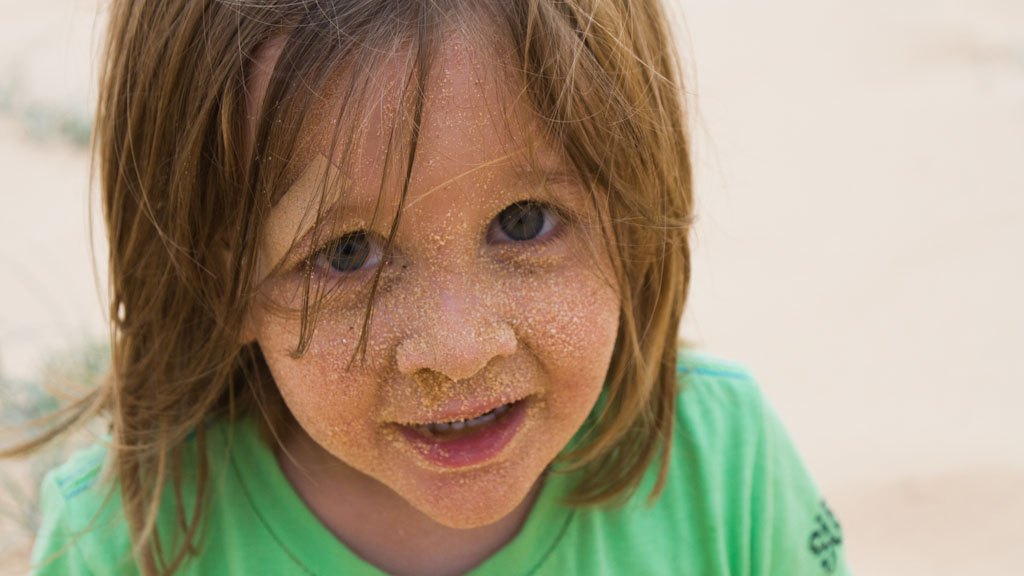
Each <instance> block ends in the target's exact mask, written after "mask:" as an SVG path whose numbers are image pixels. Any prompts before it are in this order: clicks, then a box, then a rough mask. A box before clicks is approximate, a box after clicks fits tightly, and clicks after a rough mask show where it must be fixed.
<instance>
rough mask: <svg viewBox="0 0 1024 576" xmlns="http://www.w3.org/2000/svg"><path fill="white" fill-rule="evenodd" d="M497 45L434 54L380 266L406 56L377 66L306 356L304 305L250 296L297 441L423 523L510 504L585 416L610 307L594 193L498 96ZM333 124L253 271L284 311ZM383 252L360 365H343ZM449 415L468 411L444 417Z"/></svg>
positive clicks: (322, 265) (324, 261) (602, 363)
mask: <svg viewBox="0 0 1024 576" xmlns="http://www.w3.org/2000/svg"><path fill="white" fill-rule="evenodd" d="M495 58H496V56H494V55H493V51H489V50H486V49H481V48H480V47H479V46H474V45H471V44H464V43H461V42H459V41H458V40H457V39H455V40H449V41H448V42H447V43H446V45H445V47H444V48H443V49H442V50H441V52H440V54H439V55H438V61H437V62H436V63H435V65H434V68H433V70H432V73H431V76H430V78H429V80H428V83H427V87H426V96H425V101H424V112H423V122H422V128H421V131H420V136H419V143H418V148H417V156H416V160H415V164H414V167H413V170H412V176H411V182H410V187H409V190H408V195H407V198H406V204H405V207H404V209H403V212H402V216H401V223H400V226H399V229H398V232H397V236H396V238H395V241H394V244H393V254H392V256H391V258H390V260H389V261H387V262H382V261H381V259H380V258H379V256H380V253H381V252H380V251H381V246H382V244H383V243H384V239H385V238H386V237H387V233H388V227H389V226H390V223H391V215H393V214H394V211H395V209H396V208H397V203H398V196H399V194H398V191H397V189H398V188H399V186H400V183H401V178H400V177H399V178H394V179H389V180H388V181H389V182H390V184H389V185H388V186H385V187H384V190H385V193H384V196H383V197H382V208H383V211H382V212H381V213H380V214H381V215H382V216H380V215H379V216H378V217H377V218H376V219H374V217H373V216H374V207H375V205H376V203H377V201H378V192H379V190H380V189H381V188H380V181H381V175H382V173H383V171H384V161H383V159H384V151H385V147H386V145H387V138H388V133H389V132H388V131H389V129H390V126H391V121H392V120H393V118H394V114H395V105H396V104H397V98H396V97H395V96H393V87H394V86H396V85H398V84H399V83H400V79H401V76H400V75H401V74H403V73H404V67H401V66H397V65H396V67H395V69H394V70H388V69H385V70H383V71H381V74H380V75H379V77H380V78H381V81H380V82H379V86H377V87H375V90H377V92H375V93H374V96H373V98H371V101H373V102H374V104H373V105H371V106H370V107H369V108H367V109H366V111H365V114H364V116H365V117H364V118H362V119H361V122H363V126H362V128H361V129H359V130H356V131H354V132H355V133H356V136H351V137H353V138H354V140H353V142H354V144H355V148H354V152H353V155H352V157H351V158H350V159H349V170H348V173H347V177H348V178H349V184H350V185H349V187H348V192H347V193H346V195H345V196H344V197H343V199H342V201H341V205H340V206H338V209H337V210H336V211H332V212H330V214H331V221H330V224H329V225H328V228H333V229H334V230H335V231H336V232H337V233H336V234H335V237H341V238H344V239H345V241H343V242H341V243H340V245H339V246H338V247H337V248H335V249H334V250H333V252H331V253H327V252H321V253H320V255H319V257H318V258H314V260H313V262H314V265H315V266H316V270H317V272H316V273H317V274H323V275H326V280H327V283H328V285H329V286H331V287H332V289H334V290H336V291H337V293H336V294H334V295H333V296H331V297H329V298H328V299H327V300H325V303H324V305H323V307H322V308H321V310H320V315H319V317H318V319H317V322H318V323H317V327H316V331H315V333H314V335H313V338H312V342H311V345H310V347H309V349H308V351H307V353H306V354H304V355H302V356H301V357H298V358H294V357H292V355H291V354H290V353H291V352H292V351H293V350H294V349H295V346H296V344H297V342H298V335H299V332H300V319H299V318H298V317H297V315H294V314H291V315H287V314H276V313H272V312H270V311H269V310H268V309H263V308H260V309H256V310H254V311H253V314H252V315H251V326H250V329H249V332H250V333H251V334H252V336H253V338H254V339H255V340H256V341H257V342H258V344H259V345H260V347H261V349H262V351H263V354H264V356H265V358H266V361H267V364H268V366H269V367H270V371H271V373H272V374H273V377H274V379H275V381H276V383H277V385H278V387H279V388H280V391H281V393H282V395H283V396H284V399H285V401H286V402H287V404H288V407H289V408H290V410H291V411H292V413H293V414H294V416H295V418H296V419H297V420H298V422H299V423H300V424H301V426H302V428H303V430H304V431H305V433H306V434H308V435H309V437H310V438H312V439H313V440H314V441H315V442H316V443H317V444H318V445H319V446H320V447H322V448H323V449H324V450H325V451H326V452H327V453H329V454H330V455H332V456H333V457H334V458H336V459H337V460H339V461H341V462H342V463H344V464H346V465H348V466H350V467H352V468H354V469H356V470H358V471H360V472H362V473H364V474H366V475H368V476H370V477H372V478H374V479H376V480H377V481H379V482H381V483H383V484H384V485H386V486H388V487H389V488H391V489H392V490H394V491H395V492H397V493H398V494H399V495H401V496H402V497H403V498H404V499H405V500H407V501H408V502H409V503H411V504H412V505H413V506H415V507H416V508H417V509H419V510H420V511H422V512H424V513H425V514H427V515H428V516H429V517H431V518H432V519H434V520H435V521H437V522H439V523H442V524H445V525H448V526H452V527H463V528H468V527H473V526H480V525H484V524H489V523H492V522H494V521H496V520H498V519H500V518H502V517H504V516H505V515H506V514H508V513H509V512H510V511H512V509H513V508H515V507H516V505H517V504H519V503H520V502H521V501H522V499H523V498H524V497H525V495H526V494H527V493H528V492H529V490H530V488H531V487H532V486H533V485H534V483H535V482H536V481H537V479H538V477H539V476H540V474H541V473H542V472H543V471H544V469H545V467H546V466H547V465H548V464H549V463H550V462H551V460H552V459H553V458H554V457H555V456H556V455H557V454H558V453H559V451H560V450H561V449H562V448H563V447H564V446H565V444H566V443H567V442H568V441H569V439H570V438H571V437H572V435H573V434H574V433H575V432H576V430H577V429H578V428H579V427H580V425H581V424H582V422H583V420H584V418H585V417H586V416H587V414H588V413H589V412H590V410H591V408H592V407H593V405H594V403H595V401H596V399H597V397H598V394H599V393H600V391H601V388H602V384H603V382H604V379H605V375H606V372H607V369H608V365H609V362H610V359H611V354H612V349H613V346H614V344H615V338H616V332H617V328H618V320H619V302H620V299H619V292H618V288H617V287H616V286H615V285H614V275H613V274H612V272H611V265H610V262H609V260H608V256H607V255H606V254H603V253H601V254H599V255H598V256H597V257H596V258H593V257H591V252H590V251H589V250H588V248H587V247H588V246H590V245H592V246H603V245H604V244H603V239H602V237H601V235H600V232H599V230H598V228H597V226H596V224H595V223H594V218H593V207H592V205H591V200H590V197H589V195H588V193H587V192H586V190H585V189H584V188H583V187H582V186H580V185H579V184H577V183H575V181H574V180H572V179H571V178H568V177H567V175H568V174H571V168H570V166H569V165H568V164H567V163H566V161H565V160H564V158H563V157H561V156H560V155H559V154H557V153H556V151H555V150H554V149H553V148H551V147H550V146H549V145H547V144H546V143H545V142H543V141H542V140H541V138H540V136H539V134H540V125H539V124H538V122H537V120H535V119H533V118H532V117H531V116H530V113H529V112H528V111H527V109H526V108H525V105H524V104H523V103H522V102H519V103H517V104H513V105H511V106H510V103H512V102H513V101H514V96H516V95H517V94H518V92H519V87H518V85H516V84H515V83H514V82H513V80H512V76H511V75H510V74H507V73H505V72H504V71H502V70H501V69H500V68H499V67H498V66H497V65H496V60H495ZM396 60H399V59H396ZM400 60H402V61H403V62H404V57H403V58H402V59H400ZM330 137H331V133H330V130H324V134H323V136H322V143H321V150H322V152H323V154H314V157H315V158H316V160H314V161H313V162H311V163H310V164H309V166H308V167H306V168H305V169H304V172H303V174H302V175H301V176H300V177H299V178H298V180H297V181H296V184H295V185H294V186H293V187H292V188H291V189H290V190H289V191H288V192H287V193H286V194H285V195H284V197H283V198H282V199H281V201H280V202H279V203H278V204H277V205H276V206H275V208H274V209H273V210H272V212H271V214H270V216H269V220H268V232H267V235H266V237H265V238H264V241H263V245H262V259H263V267H264V269H269V268H270V267H271V266H273V265H274V264H276V263H278V262H279V261H280V260H282V259H284V262H285V268H283V270H285V272H283V273H281V274H280V275H277V276H274V277H272V278H269V279H267V280H266V281H265V282H264V283H263V284H262V286H263V288H264V290H265V291H266V294H268V295H269V296H270V298H271V300H272V301H273V302H275V303H277V304H284V305H285V306H288V307H291V308H298V307H299V306H300V304H301V301H302V298H301V296H302V294H303V290H304V275H303V272H302V265H301V259H302V258H303V253H304V254H308V253H310V252H311V251H315V250H316V249H317V247H315V246H313V247H310V248H311V250H307V251H303V250H296V251H295V252H297V253H299V254H297V255H295V256H291V255H288V254H286V252H287V249H288V247H289V246H290V245H291V244H292V241H293V239H294V238H295V237H296V232H297V231H298V237H299V238H300V240H299V241H298V245H299V246H302V245H303V242H304V241H305V240H304V237H305V233H306V232H307V231H308V229H309V226H310V224H311V221H312V214H311V213H310V208H309V207H310V206H313V207H314V208H313V209H312V210H314V211H315V206H316V198H317V196H316V195H317V194H318V190H319V189H318V184H319V183H320V181H321V179H320V178H321V176H322V174H323V171H324V170H325V169H326V168H327V167H328V166H329V161H328V155H329V152H328V147H329V144H328V142H329V138H330ZM348 137H350V136H348V135H345V136H343V137H342V138H341V141H340V142H338V145H337V148H338V149H341V148H343V147H344V146H345V145H346V144H347V141H346V140H345V138H348ZM528 137H529V138H530V139H532V142H533V143H534V144H535V145H536V149H535V153H536V160H537V166H536V167H531V165H530V163H529V162H528V160H527V155H526V152H525V150H526V148H525V146H526V144H527V141H528ZM398 161H399V162H403V163H404V157H400V158H399V160H398ZM537 167H539V170H538V169H536V168H537ZM545 173H546V176H547V178H548V183H547V185H546V187H542V186H541V185H540V183H539V181H540V180H541V179H543V178H544V177H545V176H544V174H545ZM517 203H518V209H517V208H516V207H514V205H517ZM510 207H511V208H510ZM559 211H562V212H566V213H576V214H579V215H581V216H583V217H582V218H581V219H579V220H577V219H575V218H569V217H566V216H564V215H559ZM588 217H590V219H591V221H590V222H585V221H586V220H587V219H588ZM324 240H327V238H324ZM601 252H603V251H601ZM377 266H384V270H383V273H382V276H381V282H380V285H379V288H378V290H377V292H376V295H375V298H374V312H373V317H372V323H371V327H370V330H369V333H368V345H367V348H366V361H365V362H360V361H359V360H358V359H357V360H356V361H355V362H354V363H353V364H352V365H351V367H349V366H348V362H349V359H350V358H352V356H353V353H354V351H355V349H356V345H357V343H358V342H359V336H360V331H361V329H362V325H363V317H364V312H365V309H366V303H367V300H368V298H369V291H370V286H371V285H372V279H373V272H374V270H375V268H376V267H377ZM495 410H496V411H495ZM492 411H494V412H492ZM478 417H482V418H479V420H472V419H476V418H478ZM459 420H471V422H470V423H469V424H471V425H459V424H456V425H455V426H454V427H452V426H448V430H444V428H445V426H444V425H440V426H439V425H438V424H442V423H450V422H453V421H459ZM432 423H433V424H432ZM460 426H461V427H462V429H461V430H455V428H459V427H460ZM300 464H301V463H300ZM337 488H340V487H329V488H328V487H325V489H337Z"/></svg>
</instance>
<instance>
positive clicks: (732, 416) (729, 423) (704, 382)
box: [675, 351, 766, 454]
mask: <svg viewBox="0 0 1024 576" xmlns="http://www.w3.org/2000/svg"><path fill="white" fill-rule="evenodd" d="M676 374H677V378H678V381H679V385H680V392H679V395H678V397H677V404H676V422H675V425H676V434H675V440H676V441H677V442H685V443H689V444H693V443H701V444H711V445H715V446H718V445H720V444H722V443H726V444H740V445H743V446H747V447H751V448H752V447H753V445H754V444H755V443H756V441H757V440H758V437H759V435H760V432H761V428H762V425H763V422H764V417H765V407H766V405H765V401H764V397H763V396H762V393H761V388H760V387H759V386H758V383H757V381H756V380H755V379H754V377H753V375H752V374H751V372H750V370H749V369H748V368H747V367H746V366H744V365H743V364H740V363H737V362H732V361H728V360H724V359H721V358H717V357H714V356H710V355H707V354H703V353H697V352H691V351H680V353H679V360H678V362H677V363H676ZM734 454H735V452H734Z"/></svg>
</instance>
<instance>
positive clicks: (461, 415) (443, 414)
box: [392, 396, 529, 426]
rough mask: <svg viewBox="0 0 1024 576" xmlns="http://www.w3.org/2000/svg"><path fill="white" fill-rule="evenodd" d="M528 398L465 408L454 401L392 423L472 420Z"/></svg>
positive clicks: (507, 399)
mask: <svg viewBox="0 0 1024 576" xmlns="http://www.w3.org/2000/svg"><path fill="white" fill-rule="evenodd" d="M528 397H529V396H520V397H512V398H495V399H490V400H487V401H483V402H477V403H474V404H473V405H471V406H467V405H466V404H465V403H464V402H463V401H460V400H455V401H453V402H449V403H448V404H447V405H445V406H441V407H440V408H439V409H438V410H435V411H431V412H430V413H426V414H417V415H414V416H411V417H409V418H401V419H392V422H394V423H395V424H401V425H403V426H425V425H427V424H440V423H443V422H458V421H459V420H472V419H473V418H477V417H479V416H483V415H484V414H487V413H488V412H490V411H492V410H494V409H496V408H500V407H501V406H504V405H505V404H514V403H516V402H520V401H522V400H525V399H526V398H528Z"/></svg>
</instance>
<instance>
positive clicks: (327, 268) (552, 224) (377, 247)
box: [306, 199, 572, 275]
mask: <svg viewBox="0 0 1024 576" xmlns="http://www.w3.org/2000/svg"><path fill="white" fill-rule="evenodd" d="M516 205H533V206H536V207H538V208H540V209H541V210H543V214H544V216H545V218H544V223H543V224H542V228H541V231H540V232H538V233H537V236H534V237H533V238H529V239H527V240H514V239H511V238H508V234H507V233H506V234H505V236H506V239H504V240H497V241H495V240H494V239H493V235H494V234H495V230H499V231H500V223H499V220H498V218H499V217H500V215H501V214H502V213H504V212H505V211H506V210H509V209H510V208H512V207H514V206H516ZM571 221H572V215H571V214H570V213H568V212H567V211H565V210H563V209H560V208H559V207H557V206H554V205H552V204H549V203H547V202H541V201H538V200H532V199H523V200H517V201H515V202H512V203H510V204H508V205H507V206H505V207H504V208H502V209H501V211H500V212H499V213H498V214H496V215H494V216H493V217H492V218H491V221H490V223H489V224H488V227H487V231H486V236H487V239H488V241H492V242H495V243H496V244H499V245H503V246H516V245H520V246H531V247H536V246H542V245H544V244H547V243H548V242H550V241H552V240H554V239H556V238H558V237H559V236H561V234H562V232H563V229H564V228H565V227H566V224H567V223H569V222H571ZM355 235H362V236H363V237H365V238H367V239H368V240H369V241H370V243H371V245H370V247H369V249H368V251H369V254H368V256H367V258H366V260H365V261H364V262H362V263H360V266H359V268H356V269H352V270H338V269H336V268H334V267H333V265H332V260H333V259H332V258H330V257H329V254H330V253H331V252H332V251H334V250H337V249H339V248H340V247H341V246H342V244H343V243H344V242H346V239H347V238H350V237H352V236H355ZM383 252H384V246H383V243H382V242H380V239H379V238H376V235H375V234H372V233H370V232H368V231H366V230H355V231H352V232H347V233H345V234H342V235H340V236H338V237H337V238H335V239H333V240H331V241H329V242H327V243H325V244H324V245H322V246H321V247H320V248H319V249H317V250H316V251H315V252H313V254H312V255H311V256H310V257H309V258H308V259H307V260H306V262H307V265H308V266H310V267H311V268H312V269H313V270H319V271H323V272H326V273H329V274H341V275H354V274H359V273H362V272H366V271H369V270H372V269H373V268H374V267H376V266H377V265H379V263H380V261H381V259H382V258H383Z"/></svg>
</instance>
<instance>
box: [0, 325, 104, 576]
mask: <svg viewBox="0 0 1024 576" xmlns="http://www.w3.org/2000/svg"><path fill="white" fill-rule="evenodd" d="M109 365H110V347H109V345H108V344H107V343H106V342H89V343H86V344H84V345H82V346H79V347H76V348H72V349H70V350H67V351H63V352H60V353H56V354H54V355H53V356H51V357H50V358H49V359H48V360H47V361H46V362H45V363H44V364H43V368H42V370H41V371H40V376H39V378H38V379H36V380H22V379H13V378H8V377H5V376H4V375H3V374H2V373H0V429H2V430H3V431H4V432H5V433H4V435H3V437H4V444H5V445H9V444H7V443H8V442H12V443H13V442H18V441H19V440H23V439H27V438H29V437H31V436H32V432H33V430H32V429H31V428H27V429H26V428H21V429H20V430H21V431H20V433H19V434H18V435H17V437H15V438H13V439H9V438H10V436H11V435H10V432H11V431H12V430H16V429H19V428H18V427H24V426H25V425H26V424H28V423H31V422H32V421H33V420H34V419H36V418H39V417H40V416H44V415H46V414H49V413H51V412H53V411H54V410H56V409H57V408H58V407H59V406H60V404H61V398H62V397H72V396H78V395H80V394H82V393H83V392H84V391H85V390H87V389H89V388H92V387H95V386H98V385H99V384H100V382H101V381H102V379H103V378H104V377H105V375H106V372H107V370H108V368H109ZM94 437H95V436H90V435H88V434H85V435H75V434H70V435H64V436H61V437H60V438H58V439H56V440H55V441H53V442H51V443H50V444H48V445H47V446H45V447H44V448H42V449H40V450H38V451H37V452H35V453H33V454H32V455H31V456H28V457H25V458H20V459H11V460H5V461H2V464H3V466H2V467H0V573H2V572H6V570H5V568H11V567H16V566H27V564H26V562H27V553H28V550H29V545H30V543H31V542H32V540H33V538H34V535H35V533H36V531H37V530H38V528H39V519H40V518H39V486H40V484H41V483H42V480H43V476H44V475H45V474H46V473H47V472H49V471H50V470H51V469H52V468H54V467H55V466H57V465H58V464H60V463H61V462H63V461H64V460H66V459H67V458H68V457H69V456H70V454H71V452H73V451H74V450H76V449H78V448H79V447H81V446H82V444H83V443H84V442H85V441H88V440H89V439H91V438H94ZM9 563H10V564H9Z"/></svg>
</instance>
